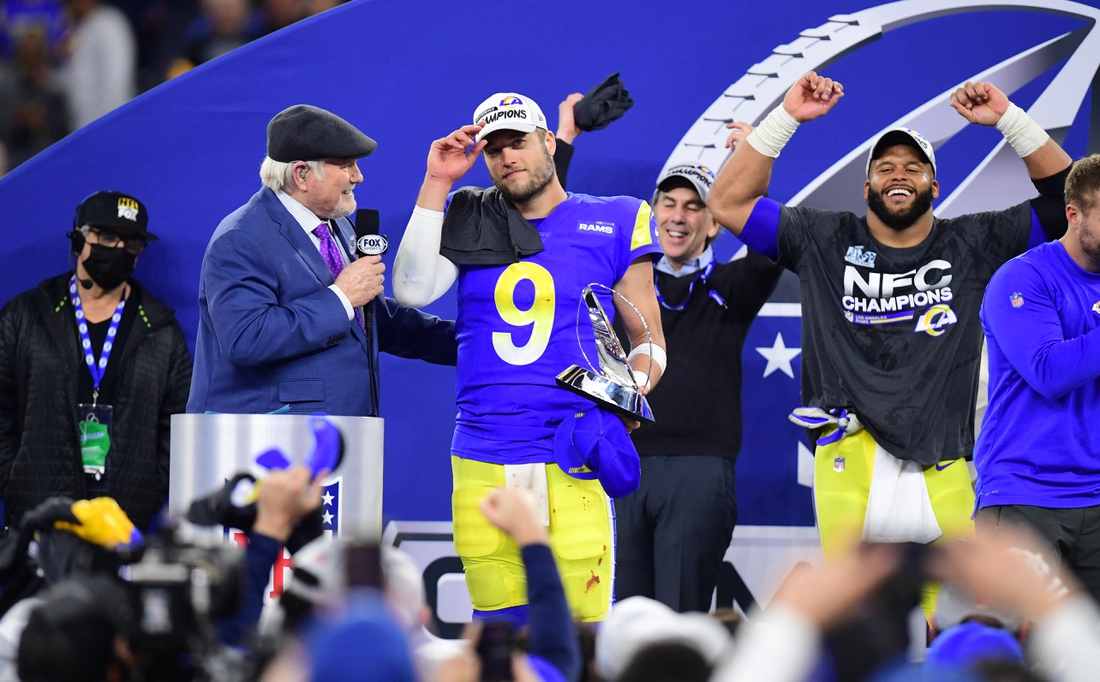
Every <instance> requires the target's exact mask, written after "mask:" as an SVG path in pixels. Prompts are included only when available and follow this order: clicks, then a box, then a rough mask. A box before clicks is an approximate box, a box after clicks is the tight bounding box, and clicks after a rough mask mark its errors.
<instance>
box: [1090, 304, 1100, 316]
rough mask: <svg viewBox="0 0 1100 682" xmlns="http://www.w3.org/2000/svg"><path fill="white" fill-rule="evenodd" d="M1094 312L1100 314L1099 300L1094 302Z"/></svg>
mask: <svg viewBox="0 0 1100 682" xmlns="http://www.w3.org/2000/svg"><path fill="white" fill-rule="evenodd" d="M1092 312H1094V313H1096V314H1097V315H1100V301H1097V302H1096V303H1093V304H1092Z"/></svg>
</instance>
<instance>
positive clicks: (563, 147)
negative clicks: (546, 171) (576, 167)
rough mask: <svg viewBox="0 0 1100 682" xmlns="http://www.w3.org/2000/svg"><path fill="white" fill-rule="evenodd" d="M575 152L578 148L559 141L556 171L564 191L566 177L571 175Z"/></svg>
mask: <svg viewBox="0 0 1100 682" xmlns="http://www.w3.org/2000/svg"><path fill="white" fill-rule="evenodd" d="M575 150H576V147H574V146H573V145H571V144H569V143H568V142H565V141H563V140H558V146H557V148H556V149H554V170H556V171H557V172H558V182H560V183H561V188H562V189H565V176H566V175H568V174H569V163H570V162H571V161H572V160H573V152H574V151H575Z"/></svg>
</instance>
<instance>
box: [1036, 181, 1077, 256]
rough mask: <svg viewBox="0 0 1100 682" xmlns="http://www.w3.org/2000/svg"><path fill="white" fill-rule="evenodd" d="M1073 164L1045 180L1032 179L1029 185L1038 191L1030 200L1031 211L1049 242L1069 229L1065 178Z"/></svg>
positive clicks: (1058, 237) (1059, 237)
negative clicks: (1037, 194)
mask: <svg viewBox="0 0 1100 682" xmlns="http://www.w3.org/2000/svg"><path fill="white" fill-rule="evenodd" d="M1070 168H1073V164H1070V165H1068V166H1066V168H1065V170H1063V171H1062V172H1060V173H1055V174H1054V175H1051V176H1049V177H1046V178H1032V180H1031V183H1032V184H1033V185H1035V189H1037V190H1039V196H1037V197H1035V198H1034V199H1032V200H1031V210H1032V211H1034V212H1035V217H1036V218H1038V219H1039V224H1040V225H1041V226H1042V228H1043V233H1044V234H1046V236H1047V239H1048V240H1049V241H1054V240H1055V239H1061V237H1062V235H1064V234H1065V233H1066V230H1067V229H1069V223H1068V222H1067V220H1066V177H1068V176H1069V169H1070Z"/></svg>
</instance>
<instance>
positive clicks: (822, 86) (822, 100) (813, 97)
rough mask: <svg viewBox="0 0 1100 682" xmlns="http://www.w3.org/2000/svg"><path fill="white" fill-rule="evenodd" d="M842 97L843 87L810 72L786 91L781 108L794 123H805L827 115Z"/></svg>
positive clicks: (830, 79)
mask: <svg viewBox="0 0 1100 682" xmlns="http://www.w3.org/2000/svg"><path fill="white" fill-rule="evenodd" d="M843 96H844V86H843V85H841V84H840V83H837V82H836V81H834V80H833V79H832V78H824V77H822V76H818V75H817V74H816V73H814V72H813V71H811V72H809V73H808V74H806V75H805V76H803V77H802V78H799V79H798V82H797V83H795V84H794V85H792V86H791V89H790V90H788V91H787V94H786V96H784V97H783V108H784V109H786V110H787V113H788V114H790V115H791V116H793V117H794V119H795V120H796V121H798V122H799V123H805V122H806V121H812V120H814V119H815V118H819V117H821V116H824V115H825V114H827V113H829V110H830V109H832V108H833V107H834V106H835V105H836V103H837V100H839V99H840V98H841V97H843Z"/></svg>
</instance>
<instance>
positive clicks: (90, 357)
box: [69, 275, 126, 406]
mask: <svg viewBox="0 0 1100 682" xmlns="http://www.w3.org/2000/svg"><path fill="white" fill-rule="evenodd" d="M69 295H70V296H71V297H72V299H73V309H74V310H75V311H76V328H77V329H78V330H79V331H80V345H81V346H82V347H83V349H84V362H85V363H86V364H87V365H88V372H90V373H91V375H92V405H93V406H95V404H96V403H97V402H98V401H99V384H100V383H101V382H102V381H103V375H104V374H106V373H107V360H108V359H109V358H110V357H111V349H112V348H113V347H114V345H115V336H117V335H118V325H119V323H121V322H122V311H123V309H124V308H125V307H126V297H125V296H123V297H122V300H121V301H119V302H118V307H116V308H115V314H114V315H111V326H110V327H108V328H107V338H106V339H105V340H104V341H103V350H102V351H101V352H100V354H99V363H98V364H97V363H96V361H95V355H94V354H93V352H92V339H91V337H89V336H88V321H87V320H86V319H85V318H84V306H83V305H81V303H80V294H79V293H77V289H76V275H73V278H72V279H71V280H69Z"/></svg>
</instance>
